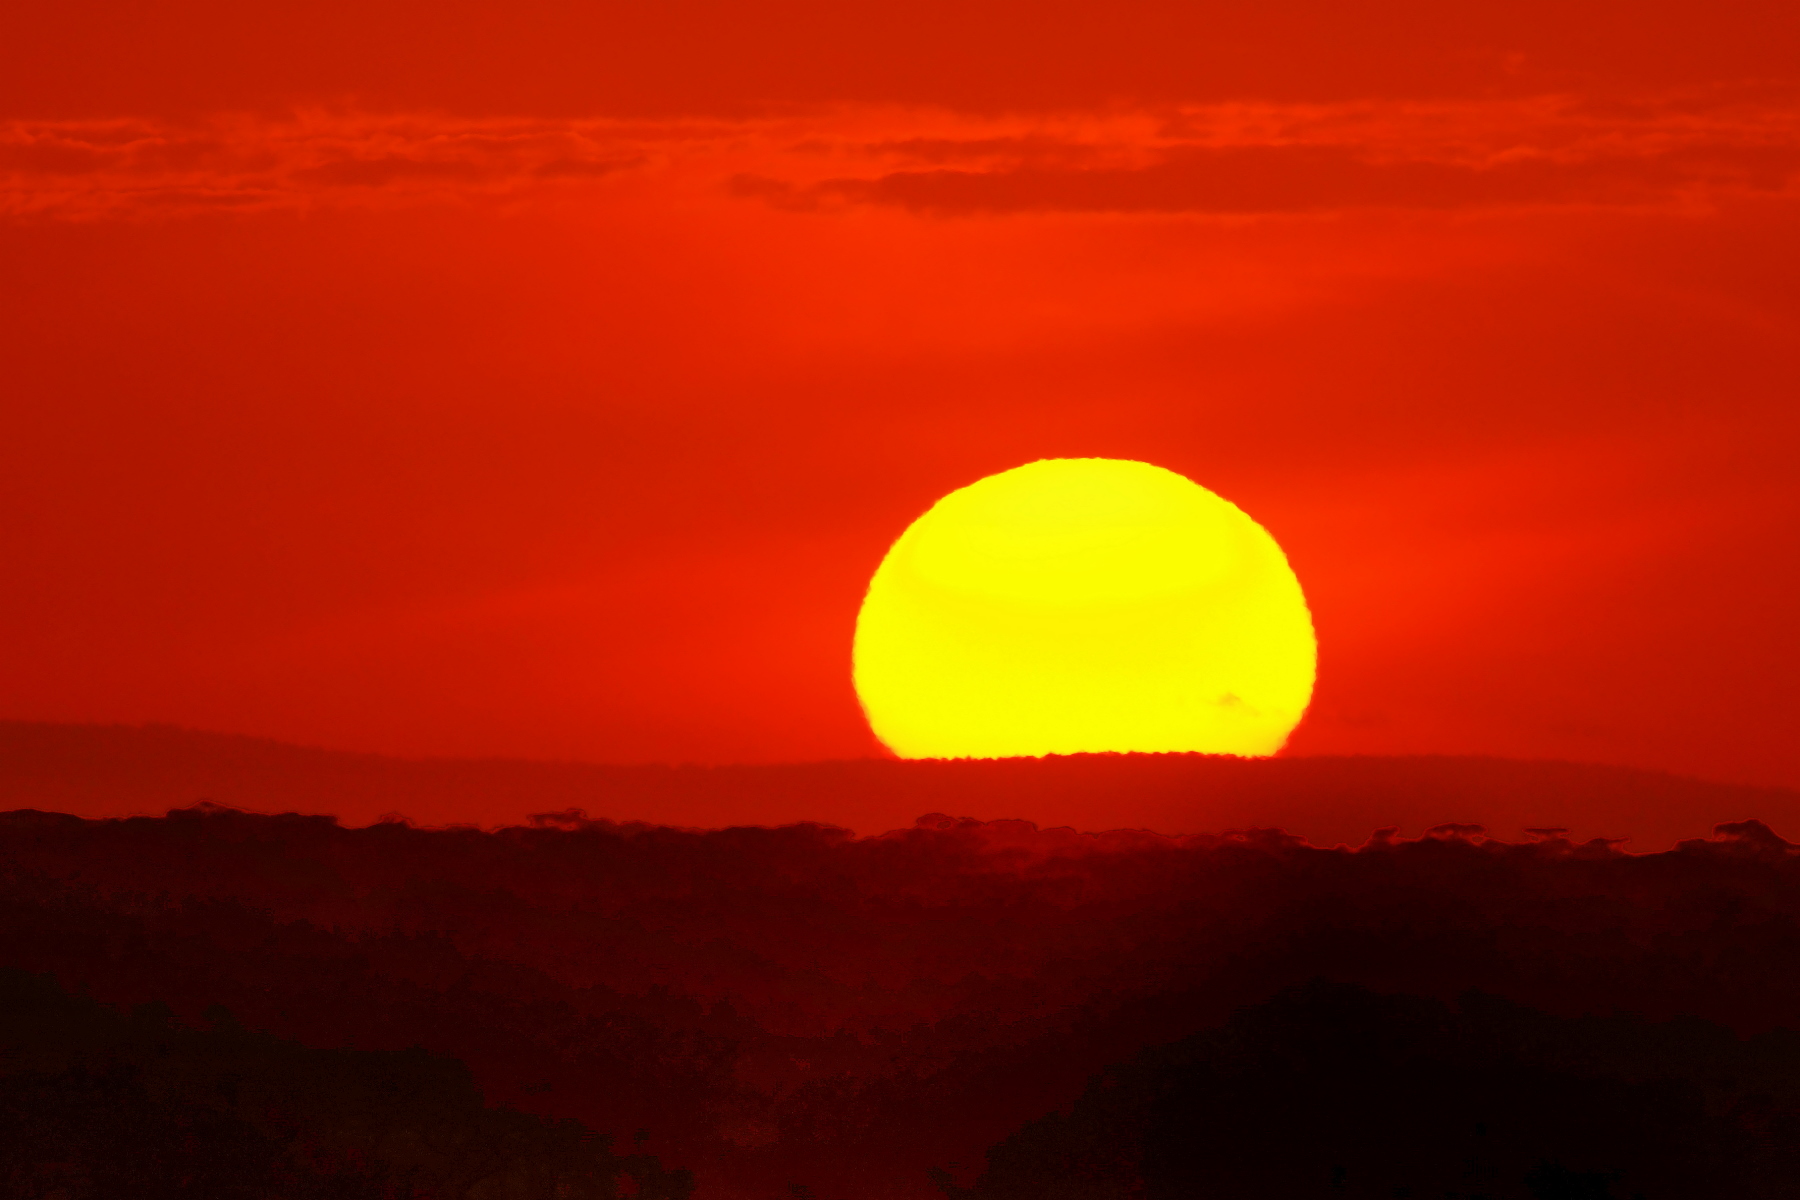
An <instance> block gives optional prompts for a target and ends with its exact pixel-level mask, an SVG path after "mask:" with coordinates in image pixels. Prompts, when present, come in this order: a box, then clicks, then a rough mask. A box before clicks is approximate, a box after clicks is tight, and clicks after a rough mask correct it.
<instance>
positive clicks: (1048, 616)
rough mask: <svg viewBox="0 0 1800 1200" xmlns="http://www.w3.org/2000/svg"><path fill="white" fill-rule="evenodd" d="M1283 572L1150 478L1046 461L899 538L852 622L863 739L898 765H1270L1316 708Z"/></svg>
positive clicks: (1234, 526)
mask: <svg viewBox="0 0 1800 1200" xmlns="http://www.w3.org/2000/svg"><path fill="white" fill-rule="evenodd" d="M1317 657H1318V655H1317V643H1316V642H1315V640H1314V637H1313V626H1312V616H1311V614H1310V612H1308V610H1307V606H1306V598H1305V596H1304V595H1303V594H1302V592H1301V590H1300V582H1299V580H1298V579H1296V578H1295V576H1294V572H1293V569H1292V568H1291V567H1289V566H1288V561H1287V556H1286V555H1284V554H1283V553H1282V551H1281V547H1280V546H1278V545H1276V543H1275V539H1274V538H1272V537H1270V536H1269V534H1268V532H1267V531H1266V530H1264V529H1263V527H1262V526H1260V525H1258V524H1257V523H1256V522H1255V521H1253V520H1251V519H1250V517H1249V516H1248V515H1246V514H1245V513H1244V511H1243V510H1242V509H1240V508H1238V507H1237V506H1236V505H1235V504H1232V503H1231V502H1230V501H1229V500H1226V499H1223V498H1222V497H1220V496H1217V495H1215V494H1213V493H1212V492H1209V491H1207V490H1206V489H1205V488H1203V487H1201V486H1200V485H1199V484H1196V483H1194V482H1193V481H1192V480H1190V479H1187V478H1185V477H1184V476H1181V475H1178V474H1176V473H1175V472H1173V471H1169V470H1165V469H1163V468H1162V467H1156V466H1152V465H1150V464H1149V463H1142V462H1132V461H1127V460H1122V459H1110V458H1053V459H1045V460H1042V461H1039V462H1034V463H1029V464H1027V465H1025V466H1022V467H1016V468H1014V469H1013V470H1010V471H1002V472H1001V473H999V474H998V475H990V476H988V477H987V478H985V479H982V480H979V481H977V482H975V483H972V484H970V485H969V486H968V487H964V488H958V489H957V490H956V491H954V492H951V493H950V494H949V495H948V496H945V497H944V498H943V499H942V500H939V501H938V502H937V503H936V504H934V505H932V506H931V509H930V511H928V512H926V513H925V515H924V516H922V517H920V518H919V519H918V520H916V521H914V522H913V523H912V525H911V526H909V527H908V528H907V530H906V532H905V533H903V534H901V535H900V539H899V540H898V541H896V542H895V543H894V545H893V548H892V549H890V550H889V551H888V553H887V557H886V558H885V559H883V560H882V563H881V566H880V568H879V569H877V570H876V572H875V576H874V578H873V579H872V580H871V581H870V582H869V592H868V596H867V597H866V598H865V599H864V600H863V606H862V611H861V613H860V614H859V615H858V617H857V621H856V642H855V648H854V654H853V658H854V678H855V683H856V692H857V695H858V696H859V697H860V698H861V700H862V705H863V710H864V711H865V712H866V713H867V714H868V717H869V724H870V726H871V727H872V728H873V729H874V731H875V735H876V736H877V737H879V738H880V739H881V740H882V741H883V742H884V743H886V745H887V746H888V747H889V748H890V749H892V750H893V751H894V752H895V753H896V754H898V755H900V756H901V757H903V758H1002V757H1008V756H1013V755H1043V754H1076V753H1081V752H1084V751H1085V752H1093V751H1108V750H1111V751H1196V750H1197V751H1203V752H1206V753H1213V754H1239V755H1266V754H1273V753H1275V751H1277V750H1279V749H1280V748H1281V746H1282V743H1283V742H1285V741H1286V740H1287V736H1288V734H1289V733H1290V732H1291V731H1292V730H1293V728H1294V726H1295V725H1296V724H1298V723H1299V721H1300V717H1301V715H1302V714H1303V713H1304V712H1305V711H1306V705H1307V702H1308V701H1309V700H1310V699H1311V698H1312V688H1313V677H1314V672H1315V668H1316V663H1317Z"/></svg>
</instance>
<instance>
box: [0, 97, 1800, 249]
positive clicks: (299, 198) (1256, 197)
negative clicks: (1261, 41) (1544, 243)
mask: <svg viewBox="0 0 1800 1200" xmlns="http://www.w3.org/2000/svg"><path fill="white" fill-rule="evenodd" d="M1797 171H1800V103H1796V102H1794V101H1793V100H1791V99H1789V98H1785V97H1781V96H1762V97H1751V98H1743V97H1732V96H1718V95H1713V96H1708V95H1698V94H1696V95H1689V96H1675V97H1659V98H1646V99H1643V100H1641V101H1637V102H1634V103H1630V104H1624V103H1615V104H1610V105H1606V106H1596V105H1592V104H1588V103H1585V102H1582V101H1578V100H1575V99H1571V98H1567V97H1538V98H1535V99H1529V100H1497V101H1492V102H1481V103H1472V102H1457V103H1434V104H1422V103H1377V102H1356V103H1344V104H1223V105H1211V106H1189V107H1184V108H1171V109H1166V110H1159V111H1116V112H1108V113H1094V114H1072V115H1063V116H1059V117H1051V118H1045V117H1034V118H1025V117H1009V118H983V117H973V116H968V115H962V114H952V113H946V112H942V111H934V110H909V109H877V108H843V109H836V110H821V111H818V112H813V113H799V114H794V115H790V116H786V117H782V118H778V119H776V118H758V119H744V120H739V121H724V120H708V121H693V120H679V121H618V120H585V121H579V120H550V119H542V120H501V119H484V120H473V119H453V118H448V117H441V116H430V115H418V114H410V115H409V114H400V115H394V114H389V115H379V114H366V113H335V114H334V113H323V112H312V113H301V114H297V115H294V116H292V117H290V118H287V119H284V120H271V119H267V118H256V117H247V116H238V117H230V118H218V119H214V120H210V121H205V122H198V123H187V124H174V123H169V122H156V121H145V120H125V119H120V120H111V121H66V120H65V121H35V122H34V121H14V122H11V123H9V124H6V125H4V126H0V216H4V217H10V218H13V219H19V218H38V219H42V218H51V219H71V218H73V219H82V218H96V217H101V218H111V217H150V218H155V217H160V216H166V215H173V214H187V213H195V212H204V211H217V210H222V209H224V210H230V209H238V210H244V209H248V210H270V209H275V210H280V209H305V208H312V207H318V206H326V207H354V208H361V207H368V206H391V205H395V204H398V205H410V204H418V203H422V202H441V201H445V200H452V201H457V202H494V201H501V202H509V201H516V200H519V199H521V198H524V197H529V196H532V195H541V194H546V193H551V192H562V193H566V192H568V191H570V190H571V189H575V190H580V189H588V188H592V187H595V186H602V187H606V186H615V185H617V184H618V182H619V181H620V180H621V179H626V178H629V179H636V180H638V181H640V185H643V184H647V185H648V186H650V187H652V188H654V189H666V188H673V189H675V190H677V191H699V192H710V193H717V192H718V191H720V190H723V191H724V192H725V193H726V194H728V195H733V196H736V197H739V198H742V199H746V200H753V201H758V202H767V203H772V204H774V205H776V206H777V207H780V208H784V209H789V210H799V211H809V210H821V209H823V210H830V209H837V208H842V207H845V206H858V205H879V206H891V207H898V208H901V209H905V210H910V211H913V212H918V213H928V214H934V215H975V214H999V213H1009V212H1075V213H1081V212H1126V213H1129V212H1146V213H1151V212H1153V213H1196V214H1243V215H1257V214H1271V215H1274V214H1295V213H1318V212H1329V211H1339V210H1347V209H1359V208H1399V209H1416V210H1425V211H1430V210H1447V209H1470V208H1496V207H1500V208H1505V207H1517V206H1542V205H1552V206H1564V205H1579V206H1593V205H1601V206H1628V207H1643V206H1667V205H1681V204H1691V203H1693V202H1695V201H1697V200H1699V201H1703V200H1705V199H1706V198H1709V197H1712V196H1716V195H1728V194H1764V195H1767V194H1788V193H1790V192H1791V190H1792V186H1793V179H1794V177H1795V174H1796V172H1797Z"/></svg>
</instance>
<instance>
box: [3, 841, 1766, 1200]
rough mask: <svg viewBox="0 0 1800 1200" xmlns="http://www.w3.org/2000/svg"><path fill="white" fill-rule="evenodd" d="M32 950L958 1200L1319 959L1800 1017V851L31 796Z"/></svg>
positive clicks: (821, 1196) (23, 939)
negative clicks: (339, 809)
mask: <svg viewBox="0 0 1800 1200" xmlns="http://www.w3.org/2000/svg"><path fill="white" fill-rule="evenodd" d="M0 965H5V966H11V967H14V968H18V969H23V970H27V971H31V972H45V973H49V974H52V975H53V976H54V977H55V978H57V979H58V980H60V981H61V982H62V984H63V985H64V986H65V987H69V988H74V989H79V990H81V991H84V992H86V993H87V994H89V995H91V996H93V997H95V998H96V999H99V1000H102V1001H105V1002H108V1003H114V1004H124V1005H136V1004H142V1003H146V1002H155V1001H160V1002H164V1003H167V1004H168V1005H169V1006H170V1007H171V1008H172V1010H173V1011H174V1013H175V1014H176V1016H177V1018H179V1019H180V1020H182V1021H185V1022H188V1023H191V1024H202V1023H204V1021H205V1019H206V1013H207V1011H208V1009H209V1008H210V1007H211V1006H214V1005H223V1006H225V1007H226V1008H228V1009H229V1010H230V1011H231V1012H232V1013H233V1014H235V1016H236V1017H237V1019H238V1020H239V1021H241V1022H242V1023H243V1025H244V1026H245V1027H247V1028H249V1029H254V1030H262V1031H267V1032H268V1033H269V1034H271V1035H273V1036H276V1037H279V1038H283V1039H289V1040H292V1041H295V1042H298V1043H301V1044H303V1045H305V1046H308V1047H316V1048H326V1047H355V1048H358V1049H362V1050H395V1051H398V1050H404V1049H406V1048H408V1047H412V1046H415V1045H417V1046H421V1047H423V1048H425V1049H426V1050H427V1051H429V1052H431V1053H433V1054H439V1055H451V1056H454V1057H455V1058H457V1059H460V1060H461V1061H462V1062H463V1063H465V1064H466V1065H467V1066H468V1068H469V1070H470V1071H471V1073H472V1075H473V1078H474V1080H475V1082H476V1084H477V1086H478V1087H479V1088H480V1090H481V1092H482V1094H483V1095H484V1097H485V1098H486V1100H487V1102H488V1103H490V1104H511V1105H514V1106H517V1107H519V1108H520V1109H521V1110H524V1111H529V1112H533V1113H536V1114H538V1115H541V1116H545V1117H551V1118H574V1119H577V1120H580V1121H582V1122H583V1123H584V1124H585V1125H587V1126H588V1127H590V1128H592V1129H595V1130H597V1131H600V1132H603V1133H606V1134H608V1135H611V1136H612V1137H613V1138H614V1139H615V1141H620V1140H621V1139H626V1140H629V1139H633V1138H634V1135H635V1134H636V1133H637V1131H638V1130H643V1131H644V1136H643V1146H644V1148H645V1149H646V1150H647V1151H648V1152H651V1153H655V1154H656V1155H658V1156H659V1157H660V1158H661V1159H662V1161H664V1162H667V1163H670V1164H671V1165H674V1166H679V1167H683V1168H691V1169H692V1170H693V1171H694V1172H695V1175H696V1178H697V1181H698V1190H697V1192H696V1200H793V1197H796V1196H801V1195H812V1196H814V1197H816V1198H817V1200H925V1198H928V1197H931V1196H933V1195H935V1194H936V1193H935V1191H934V1188H933V1185H932V1183H931V1179H930V1175H929V1171H930V1170H931V1169H932V1168H934V1167H942V1168H945V1169H946V1170H949V1171H950V1173H951V1175H952V1178H953V1179H954V1181H955V1182H956V1183H958V1184H961V1185H964V1186H967V1185H968V1184H969V1183H971V1182H972V1179H973V1175H974V1173H975V1172H976V1171H977V1170H978V1168H979V1166H980V1161H981V1157H982V1154H983V1152H984V1150H985V1149H986V1148H987V1147H988V1146H989V1145H990V1144H992V1143H994V1142H996V1141H998V1140H1000V1139H1002V1138H1003V1137H1005V1136H1006V1135H1007V1134H1009V1133H1010V1132H1012V1131H1014V1130H1016V1129H1018V1128H1019V1127H1020V1126H1021V1125H1023V1124H1025V1123H1026V1122H1029V1121H1031V1120H1033V1119H1035V1118H1038V1117H1041V1116H1043V1115H1044V1114H1045V1113H1047V1112H1048V1111H1050V1110H1052V1109H1055V1108H1057V1107H1059V1106H1062V1105H1066V1104H1069V1103H1072V1102H1073V1101H1074V1100H1075V1099H1076V1097H1077V1096H1078V1095H1079V1094H1080V1091H1081V1089H1082V1087H1083V1085H1084V1082H1085V1081H1086V1080H1087V1079H1088V1078H1089V1077H1090V1076H1091V1075H1092V1074H1093V1073H1095V1072H1097V1071H1100V1070H1102V1069H1103V1068H1105V1067H1106V1066H1107V1065H1108V1064H1111V1063H1118V1062H1123V1061H1127V1060H1129V1059H1130V1058H1131V1057H1132V1056H1133V1055H1134V1054H1137V1053H1138V1052H1140V1051H1142V1050H1143V1049H1145V1048H1146V1047H1149V1046H1154V1045H1158V1044H1163V1043H1169V1042H1173V1041H1177V1040H1179V1039H1182V1038H1186V1037H1190V1036H1193V1035H1195V1034H1197V1033H1201V1032H1203V1031H1206V1030H1209V1029H1213V1028H1215V1027H1217V1026H1219V1025H1220V1024H1221V1023H1223V1022H1225V1021H1226V1020H1227V1019H1228V1018H1230V1016H1231V1014H1232V1013H1233V1012H1234V1011H1235V1010H1237V1009H1239V1008H1242V1007H1244V1006H1246V1005H1255V1004H1259V1003H1262V1002H1264V1001H1266V1000H1267V999H1268V998H1269V997H1271V996H1273V995H1275V994H1277V993H1279V992H1280V991H1281V990H1282V989H1284V988H1287V987H1291V986H1294V985H1297V984H1302V983H1305V982H1306V981H1308V980H1312V979H1326V980H1331V981H1336V982H1340V983H1346V984H1358V985H1363V986H1367V987H1372V988H1377V989H1381V990H1384V991H1394V992H1404V993H1409V994H1412V995H1416V996H1420V997H1426V998H1437V999H1439V1000H1448V999H1450V998H1453V997H1455V996H1457V995H1459V994H1460V993H1462V992H1463V991H1466V990H1468V989H1478V990H1480V991H1483V992H1486V993H1489V994H1491V995H1494V996H1498V997H1502V998H1504V999H1506V1000H1508V1001H1510V1002H1512V1003H1516V1004H1523V1005H1529V1006H1532V1007H1535V1008H1538V1009H1541V1010H1543V1011H1545V1012H1548V1013H1552V1014H1555V1015H1557V1016H1559V1017H1571V1018H1572V1017H1576V1016H1580V1015H1581V1014H1584V1013H1610V1012H1612V1011H1615V1010H1629V1011H1635V1012H1639V1013H1642V1014H1644V1015H1645V1016H1646V1017H1647V1018H1648V1019H1652V1020H1666V1019H1669V1018H1671V1017H1674V1016H1678V1015H1683V1014H1688V1015H1693V1016H1696V1017H1700V1018H1704V1019H1706V1020H1709V1021H1712V1022H1715V1023H1717V1024H1719V1025H1721V1026H1724V1027H1726V1028H1729V1029H1731V1030H1732V1031H1734V1032H1735V1033H1737V1034H1741V1035H1754V1034H1757V1033H1759V1032H1762V1031H1765V1030H1769V1029H1772V1028H1781V1027H1792V1026H1793V1025H1794V1024H1795V1023H1796V1019H1797V1014H1800V847H1795V846H1793V845H1791V844H1789V843H1787V842H1786V841H1784V840H1783V839H1781V838H1780V837H1778V836H1777V835H1776V834H1775V833H1774V832H1772V831H1771V830H1770V829H1769V828H1768V827H1767V826H1766V825H1763V824H1762V823H1760V822H1754V821H1752V822H1740V823H1734V824H1729V825H1726V826H1723V827H1722V828H1721V829H1720V830H1719V831H1718V834H1717V836H1715V837H1713V838H1711V839H1696V840H1692V841H1688V842H1684V843H1682V844H1681V845H1680V846H1678V847H1677V848H1675V849H1673V850H1671V851H1668V852H1665V853H1660V854H1643V855H1634V854H1627V853H1624V852H1622V851H1621V850H1620V849H1619V848H1618V847H1617V846H1614V845H1610V844H1608V843H1605V842H1599V841H1592V842H1585V843H1581V842H1574V841H1571V840H1568V839H1566V838H1559V837H1541V838H1539V839H1538V840H1536V841H1531V842H1524V843H1511V842H1504V841H1495V840H1488V839H1484V838H1482V837H1480V836H1479V835H1477V834H1475V833H1474V832H1472V831H1470V830H1468V829H1466V828H1455V827H1449V828H1443V829H1440V830H1437V831H1435V832H1434V833H1432V834H1430V835H1428V836H1425V837H1422V838H1418V839H1404V838H1394V837H1377V838H1374V839H1371V840H1370V841H1369V842H1368V844H1367V845H1365V846H1363V847H1362V848H1359V849H1355V850H1351V849H1346V848H1333V849H1322V848H1315V847H1311V846H1308V845H1306V844H1304V843H1303V842H1301V841H1299V840H1298V839H1295V838H1293V837H1290V836H1287V835H1283V834H1280V833H1278V832H1273V831H1247V832H1242V833H1237V834H1229V835H1194V836H1188V837H1168V836H1161V835H1156V834H1151V833H1146V832H1141V831H1136V832H1134V831H1119V832H1113V833H1106V834H1099V835H1085V834H1079V833H1076V832H1074V831H1073V830H1067V829H1060V830H1059V829H1050V830H1042V829H1038V828H1036V827H1034V826H1032V825H1030V824H1029V823H1027V822H1020V821H998V822H990V823H983V822H977V821H968V820H956V819H952V818H949V817H942V816H936V817H931V818H927V819H925V820H923V821H922V822H921V823H920V824H919V825H918V826H917V827H915V828H912V829H908V830H900V831H894V832H890V833H888V834H884V835H882V836H879V837H872V838H855V837H852V836H850V835H849V834H848V833H846V832H845V831H843V830H840V829H832V828H828V827H822V826H817V825H795V826H790V827H786V828H780V829H759V828H737V829H725V830H717V831H711V832H706V831H696V830H678V829H669V828H659V827H655V826H647V825H641V824H640V825H620V824H615V823H611V822H606V821H598V820H588V819H583V818H580V817H578V816H575V815H573V814H567V813H563V814H553V815H548V816H544V817H541V818H539V819H538V820H537V821H535V822H533V823H532V824H530V825H527V826H519V827H511V828H505V829H500V830H497V831H494V832H482V831H480V830H475V829H445V830H428V829H417V828H412V827H409V826H407V825H404V824H400V823H387V824H377V825H374V826H371V827H369V828H363V829H347V828H344V827H342V826H340V825H338V824H337V823H336V822H335V821H333V820H331V819H330V818H326V817H317V816H296V815H287V816H273V817H266V816H255V815H250V814H245V813H238V812H232V811H230V810H226V809H220V808H217V807H201V808H196V809H191V810H181V811H176V812H173V813H171V814H170V815H169V816H167V817H161V818H134V819H127V820H101V821H92V820H83V819H80V818H76V817H72V816H66V815H58V814H50V813H42V812H30V811H23V812H14V813H10V814H4V815H0ZM634 1144H636V1143H635V1142H634ZM795 1188H799V1189H806V1191H794V1190H793V1189H795Z"/></svg>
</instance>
